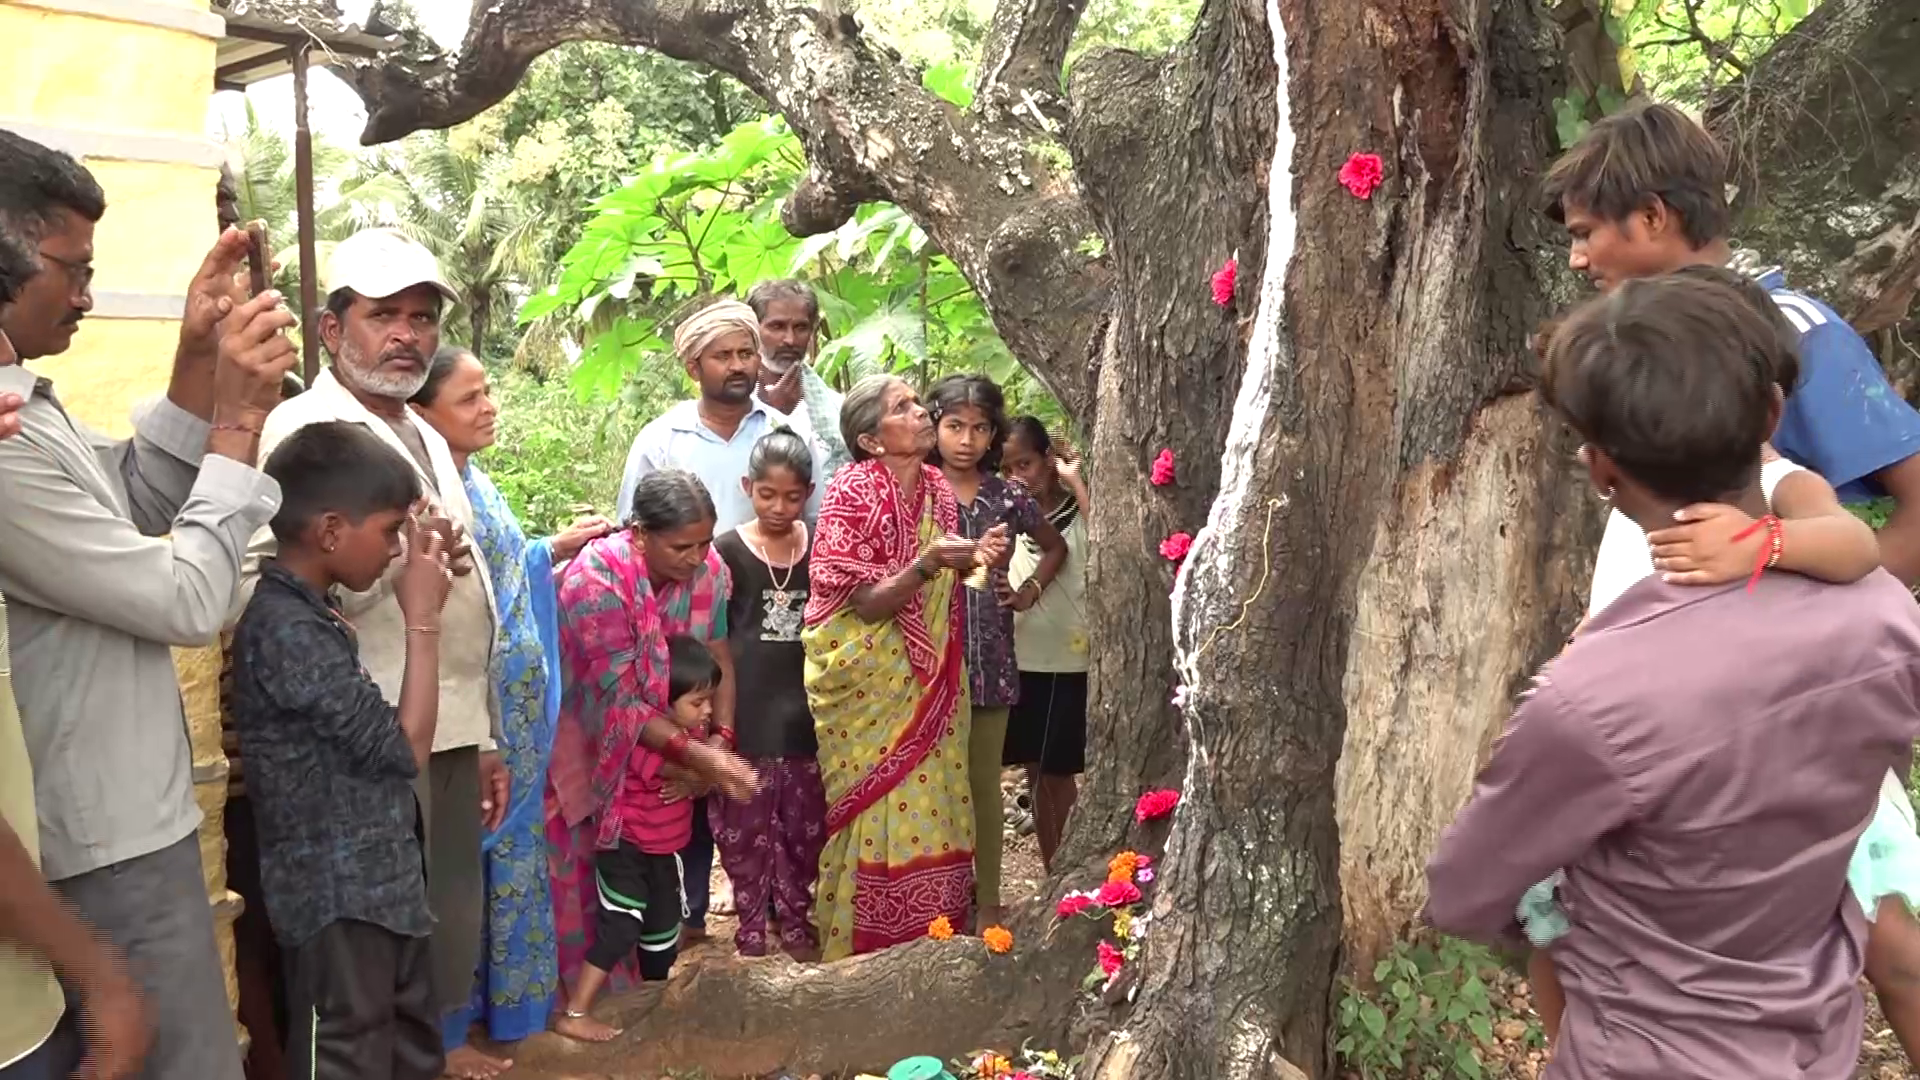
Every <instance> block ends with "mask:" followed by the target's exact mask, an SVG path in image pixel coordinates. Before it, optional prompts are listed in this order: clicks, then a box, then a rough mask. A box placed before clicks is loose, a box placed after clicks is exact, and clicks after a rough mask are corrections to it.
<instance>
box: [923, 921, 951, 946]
mask: <svg viewBox="0 0 1920 1080" xmlns="http://www.w3.org/2000/svg"><path fill="white" fill-rule="evenodd" d="M927 936H928V937H930V938H932V939H933V940H935V941H950V940H952V938H953V924H952V923H951V922H948V921H947V917H946V916H945V915H936V916H934V919H933V921H932V922H930V923H928V924H927Z"/></svg>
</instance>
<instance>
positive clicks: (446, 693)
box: [236, 229, 511, 1077]
mask: <svg viewBox="0 0 1920 1080" xmlns="http://www.w3.org/2000/svg"><path fill="white" fill-rule="evenodd" d="M326 289H327V300H326V308H325V310H323V311H322V312H321V313H320V315H319V318H318V320H317V322H318V326H317V327H315V329H317V330H318V332H319V334H320V340H321V343H322V344H324V345H325V346H326V350H327V353H328V355H329V356H330V357H331V359H332V364H331V366H330V367H329V368H328V369H327V370H326V371H323V372H321V373H320V375H319V377H317V378H316V379H314V383H313V386H312V387H310V388H309V389H308V390H307V391H306V392H305V393H303V394H301V395H300V396H299V397H296V398H293V399H291V400H288V401H286V402H284V403H282V404H281V405H280V406H279V407H278V408H276V409H274V410H273V413H272V414H271V415H269V416H268V417H267V423H266V429H265V431H263V432H262V433H261V436H260V456H261V459H262V460H265V458H266V457H267V455H269V454H271V453H273V449H274V447H276V446H278V445H279V444H280V442H281V440H283V439H285V438H286V437H287V436H288V435H291V434H292V433H293V432H295V431H297V430H299V429H300V428H302V427H304V426H306V425H308V424H313V423H319V422H322V421H329V420H346V421H351V422H353V423H358V424H362V425H364V426H366V427H367V428H368V429H369V430H371V431H372V432H373V433H374V434H375V435H377V436H379V437H380V438H381V439H382V440H383V441H384V442H386V443H387V445H388V446H389V447H391V448H392V449H393V450H395V451H396V452H398V453H399V454H400V455H401V456H402V457H403V458H405V459H406V460H407V461H410V462H412V463H413V466H414V469H415V471H416V472H417V473H418V474H419V477H420V483H421V486H422V488H423V489H424V490H425V491H426V492H427V498H428V499H429V500H430V501H431V502H432V503H433V504H434V506H435V507H436V508H437V510H438V512H439V513H440V514H442V515H444V516H446V517H448V518H450V519H452V520H453V522H454V523H455V524H456V525H458V526H460V528H461V529H462V530H467V529H471V527H472V524H473V508H472V506H471V504H469V503H468V501H467V496H466V488H465V486H464V485H463V484H462V482H461V478H460V473H459V471H458V470H457V468H456V467H455V465H454V461H453V454H452V452H451V451H450V450H449V449H448V447H447V443H446V440H445V439H443V438H441V436H440V435H439V433H437V432H435V431H434V430H433V428H431V427H429V426H427V425H426V424H425V423H424V422H422V421H421V420H419V419H418V418H417V417H416V416H415V415H414V413H413V411H412V410H411V409H409V408H407V399H408V398H409V397H412V396H413V394H414V393H415V392H416V391H418V390H419V389H420V386H421V384H422V383H423V382H425V381H426V378H427V364H428V361H429V359H430V358H431V357H432V356H433V353H434V350H435V349H437V348H439V346H440V323H441V318H442V316H443V315H444V314H445V309H446V307H447V305H449V304H451V303H453V302H455V301H456V300H457V299H458V297H457V296H456V295H455V293H454V291H453V289H452V288H451V287H449V286H448V285H447V283H446V281H445V279H443V278H442V277H441V274H440V266H439V263H438V262H437V261H436V260H435V259H434V257H433V254H432V253H431V252H429V251H428V250H427V249H426V248H424V247H422V246H420V245H419V244H417V243H415V242H414V241H412V240H410V239H408V238H407V237H406V236H404V235H402V234H400V233H398V232H395V231H393V230H391V229H367V230H364V231H362V232H359V233H356V234H355V235H353V236H351V237H349V238H347V239H346V240H344V241H342V242H341V243H340V244H339V245H338V246H337V247H335V249H334V252H333V256H332V258H331V259H330V260H329V262H328V265H327V274H326ZM273 551H274V543H273V536H272V533H271V532H269V531H268V530H266V529H262V530H260V531H259V532H258V533H257V534H256V535H255V536H254V540H253V544H252V546H251V548H250V550H249V558H248V579H249V582H251V581H252V579H253V576H254V575H255V574H256V573H257V570H258V562H259V559H260V558H262V557H265V556H270V555H272V554H273ZM399 565H400V563H399V561H398V560H396V561H395V564H394V566H395V569H396V570H397V569H398V567H399ZM456 572H457V573H458V575H459V576H457V577H456V578H455V579H454V583H453V591H452V593H451V594H450V595H449V596H448V597H447V606H446V610H445V613H444V614H443V616H442V619H441V642H440V719H439V724H438V726H437V727H436V729H435V731H434V738H433V755H432V757H431V758H429V759H428V763H427V768H426V769H425V770H423V771H422V774H421V777H420V779H419V781H418V782H417V784H416V790H417V792H418V794H419V796H420V806H421V810H422V813H423V814H424V816H425V823H426V849H427V851H426V855H427V902H428V906H429V907H430V908H431V909H432V911H433V918H434V927H433V936H432V938H431V942H430V953H431V962H432V966H433V984H434V999H435V1004H436V1005H437V1006H438V1007H439V1010H440V1013H441V1015H442V1016H443V1017H447V1018H449V1019H451V1016H450V1014H455V1013H458V1012H459V1011H460V1010H462V1009H463V1008H464V1007H465V1006H466V1005H467V1003H468V1000H469V998H470V997H471V995H472V993H473V979H474V972H475V968H476V967H477V966H478V963H479V959H480V942H481V920H482V918H483V917H484V910H485V908H484V896H483V892H484V885H483V881H482V877H481V854H480V842H481V834H482V831H483V829H484V828H490V827H492V826H493V825H496V824H498V822H499V818H500V817H501V816H502V815H503V814H504V813H505V810H506V807H507V795H508V793H507V790H506V787H507V771H506V769H505V767H504V766H503V765H502V764H501V762H500V756H499V754H498V753H497V752H496V749H495V742H494V739H495V736H496V735H497V734H498V733H499V704H498V702H497V701H496V700H495V699H494V696H493V685H494V683H493V679H492V678H491V677H490V676H489V673H488V667H489V664H490V663H491V660H492V656H493V646H494V629H495V615H494V607H493V586H492V582H491V581H489V579H488V577H487V568H486V560H484V559H473V558H463V559H461V560H460V565H459V566H457V567H456ZM341 599H342V601H343V603H342V605H341V606H342V610H343V613H344V614H345V615H346V617H347V618H348V620H349V621H351V622H352V624H353V627H354V631H355V633H356V635H357V637H358V642H359V650H360V659H361V662H362V663H364V664H365V665H366V668H367V671H368V673H369V674H371V675H372V676H373V679H374V681H375V682H377V683H379V684H380V688H381V690H382V691H383V692H384V693H385V695H386V697H387V700H388V701H389V702H393V703H396V704H397V703H398V702H399V700H400V682H401V677H402V674H403V673H404V671H405V666H406V625H405V619H404V618H403V617H402V616H401V614H400V605H399V602H398V601H397V600H396V599H395V596H394V592H393V589H392V587H391V584H390V580H383V581H382V582H380V583H379V584H377V585H375V586H374V588H373V590H372V591H371V592H367V593H353V594H346V595H344V596H343V597H342V598H341ZM237 610H238V609H236V612H237ZM258 828H259V832H260V840H261V846H262V849H263V851H264V850H265V849H266V848H268V847H270V846H271V844H272V843H273V832H274V827H273V823H272V822H270V821H268V820H267V819H266V818H265V817H262V818H261V819H260V820H259V822H258ZM261 869H262V873H263V875H266V874H272V873H274V872H275V871H274V868H272V867H271V866H269V865H266V864H265V863H264V861H263V866H262V868H261ZM281 872H285V871H284V870H282V871H281ZM288 884H290V885H293V886H295V887H296V888H297V887H298V886H299V884H300V883H297V882H289V883H288ZM270 891H281V890H270ZM283 894H284V892H283ZM281 944H282V946H283V947H285V948H292V947H294V946H296V945H297V944H298V942H289V941H282V942H281ZM301 1023H302V1020H301V1018H300V1017H298V1016H296V1017H293V1018H291V1026H292V1027H294V1028H295V1029H298V1028H299V1027H300V1025H301ZM445 1035H446V1042H447V1044H448V1047H449V1053H448V1056H447V1071H448V1072H449V1073H451V1074H452V1075H454V1076H461V1077H487V1076H492V1075H495V1074H496V1073H498V1072H500V1071H503V1070H504V1069H506V1068H508V1067H509V1066H510V1065H511V1062H506V1061H500V1060H498V1059H495V1058H491V1057H487V1056H485V1055H482V1054H480V1053H479V1052H478V1051H477V1050H475V1049H473V1048H472V1047H469V1046H466V1045H465V1044H466V1033H465V1032H464V1031H449V1032H446V1033H445Z"/></svg>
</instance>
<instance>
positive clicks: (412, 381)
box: [333, 341, 427, 401]
mask: <svg viewBox="0 0 1920 1080" xmlns="http://www.w3.org/2000/svg"><path fill="white" fill-rule="evenodd" d="M333 366H334V375H335V377H336V378H337V377H340V376H345V381H347V382H349V383H352V384H353V385H354V386H356V387H358V388H360V389H361V390H364V391H366V392H367V393H369V394H373V395H375V396H376V397H383V398H393V399H395V400H398V401H406V400H407V399H408V398H410V397H412V396H413V395H415V394H417V393H419V392H420V388H421V387H422V386H425V385H426V384H427V372H426V369H425V368H424V367H422V368H421V369H420V370H418V371H415V372H412V373H411V374H404V375H403V374H397V373H394V374H389V373H386V372H381V371H369V370H368V365H367V363H366V358H365V357H363V356H361V355H360V350H359V349H357V348H355V347H353V346H351V345H348V344H347V343H346V342H344V341H343V342H341V343H340V355H339V356H337V357H335V358H334V363H333Z"/></svg>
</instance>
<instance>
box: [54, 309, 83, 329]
mask: <svg viewBox="0 0 1920 1080" xmlns="http://www.w3.org/2000/svg"><path fill="white" fill-rule="evenodd" d="M86 317H87V313H86V312H84V311H73V312H69V313H68V314H67V316H66V317H65V318H63V319H61V320H60V325H61V326H79V325H80V320H81V319H84V318H86Z"/></svg>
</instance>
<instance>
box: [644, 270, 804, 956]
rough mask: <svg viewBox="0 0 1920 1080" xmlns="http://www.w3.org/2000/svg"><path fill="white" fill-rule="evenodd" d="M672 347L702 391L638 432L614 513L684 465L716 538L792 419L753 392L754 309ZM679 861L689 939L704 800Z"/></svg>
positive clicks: (694, 325)
mask: <svg viewBox="0 0 1920 1080" xmlns="http://www.w3.org/2000/svg"><path fill="white" fill-rule="evenodd" d="M673 351H674V354H675V355H676V356H677V357H678V358H679V360H680V362H681V363H682V364H685V365H686V366H687V374H688V375H689V376H691V377H692V378H693V381H694V382H695V383H697V384H699V387H700V396H699V397H697V398H695V399H693V400H692V401H683V402H680V403H679V404H678V405H675V406H673V407H672V408H670V409H668V410H667V411H666V412H664V413H661V414H660V416H659V417H658V418H656V419H655V420H654V421H653V422H652V423H650V424H648V425H647V426H646V427H644V428H641V429H640V434H639V435H637V436H635V437H634V440H633V449H632V450H631V451H629V452H628V454H627V470H626V475H625V476H624V477H623V478H622V479H621V482H620V506H619V508H618V510H617V511H616V514H617V516H618V517H619V518H620V519H621V520H623V521H624V520H627V519H628V518H629V517H631V515H632V513H633V492H634V489H635V488H637V487H638V486H639V485H640V480H641V478H642V477H645V476H646V475H647V474H648V473H652V472H658V471H659V470H661V469H685V470H686V471H687V472H690V473H692V474H693V475H695V476H697V477H699V478H700V483H701V484H702V485H704V486H705V487H706V489H707V494H709V495H711V496H713V508H714V523H713V528H714V533H715V535H718V534H720V533H724V532H727V531H728V530H730V529H735V528H738V527H739V526H741V525H744V524H746V523H747V522H749V521H752V520H753V517H754V514H753V503H752V501H751V500H750V499H748V498H747V493H746V489H745V488H744V487H743V486H742V485H741V483H740V480H741V478H742V477H744V476H746V475H747V457H748V455H749V454H751V453H752V452H753V444H754V443H756V442H758V441H759V439H760V437H761V436H763V435H765V434H767V433H768V432H770V431H772V430H773V429H774V428H775V427H779V426H783V425H788V424H789V421H788V418H787V415H786V414H785V413H783V412H780V411H779V410H778V409H775V408H774V407H773V406H771V405H768V404H767V403H766V402H764V401H762V400H760V395H759V394H758V393H757V392H756V387H758V386H759V382H760V320H759V319H758V318H757V317H756V316H755V315H754V313H753V309H752V308H750V307H748V306H747V305H745V304H742V303H740V302H739V301H737V300H721V301H718V302H716V303H713V304H709V305H708V306H706V307H704V308H701V309H700V310H699V311H696V312H694V313H693V314H692V315H690V316H688V317H687V319H686V321H685V322H682V323H681V324H680V328H679V329H678V330H675V331H674V334H673ZM816 457H817V451H816ZM814 470H815V475H816V476H817V475H819V474H820V472H821V467H820V462H819V461H817V460H816V461H815V464H814ZM819 509H820V489H819V488H818V487H816V488H815V489H814V493H813V497H812V498H811V499H809V500H808V502H807V510H806V516H807V520H809V521H811V520H813V519H814V517H815V515H816V514H817V513H818V512H819ZM680 861H681V864H682V866H683V867H684V876H685V882H686V903H687V919H686V924H687V925H686V932H687V936H688V937H690V938H696V939H697V938H700V937H705V936H706V932H707V908H708V900H709V897H708V879H709V877H710V876H711V875H712V873H713V832H712V829H711V828H710V827H709V825H708V823H707V813H706V809H705V800H704V799H703V800H701V804H700V805H699V806H697V807H696V808H695V810H694V815H693V839H692V840H691V841H690V842H689V843H688V844H687V846H686V848H684V849H683V850H682V851H681V852H680ZM730 903H731V901H730V900H729V899H727V898H722V899H721V900H720V902H719V904H718V906H719V907H720V908H721V909H722V910H723V911H724V910H726V908H727V907H728V906H729V905H730Z"/></svg>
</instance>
